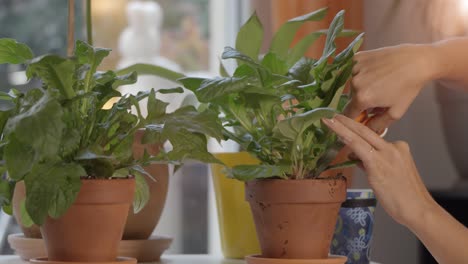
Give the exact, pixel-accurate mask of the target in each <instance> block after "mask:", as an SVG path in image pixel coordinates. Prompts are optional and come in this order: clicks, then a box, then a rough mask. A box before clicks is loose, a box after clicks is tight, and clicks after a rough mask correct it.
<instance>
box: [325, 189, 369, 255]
mask: <svg viewBox="0 0 468 264" xmlns="http://www.w3.org/2000/svg"><path fill="white" fill-rule="evenodd" d="M376 203H377V200H376V199H375V195H374V192H373V191H372V190H370V189H365V190H357V189H355V190H353V189H350V190H348V192H347V200H346V202H344V203H343V205H342V207H341V209H340V213H339V216H338V221H337V223H336V229H335V234H334V237H333V240H332V243H331V246H330V253H331V254H333V255H341V256H346V257H348V261H347V262H346V264H369V263H370V250H371V241H372V230H373V226H374V210H375V206H376Z"/></svg>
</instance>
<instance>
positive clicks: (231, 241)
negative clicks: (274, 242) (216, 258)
mask: <svg viewBox="0 0 468 264" xmlns="http://www.w3.org/2000/svg"><path fill="white" fill-rule="evenodd" d="M214 155H215V157H216V158H217V159H219V160H221V161H222V162H223V163H224V164H226V165H227V166H230V167H232V166H236V165H241V164H258V160H257V159H256V158H255V157H253V156H252V155H250V154H249V153H247V152H235V153H216V154H214ZM211 174H212V176H213V186H214V191H215V195H216V196H215V197H216V207H217V211H218V219H219V231H220V235H221V249H222V251H223V255H224V257H225V258H244V256H247V255H251V254H258V253H260V245H259V243H258V239H257V235H256V232H255V224H254V222H253V218H252V213H251V211H250V208H249V204H248V203H247V202H246V201H245V199H244V196H245V185H244V184H243V183H242V182H240V181H238V180H234V179H229V178H228V177H227V176H226V173H225V168H224V166H222V165H219V164H212V165H211Z"/></svg>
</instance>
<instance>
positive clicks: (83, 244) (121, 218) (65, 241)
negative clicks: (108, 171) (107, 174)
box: [41, 178, 135, 262]
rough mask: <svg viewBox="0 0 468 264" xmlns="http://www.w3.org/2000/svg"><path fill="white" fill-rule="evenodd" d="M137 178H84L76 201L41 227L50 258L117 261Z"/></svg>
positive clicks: (56, 259)
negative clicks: (64, 211)
mask: <svg viewBox="0 0 468 264" xmlns="http://www.w3.org/2000/svg"><path fill="white" fill-rule="evenodd" d="M134 193H135V179H133V178H128V179H110V180H108V179H105V180H99V179H85V180H82V186H81V189H80V192H79V194H78V197H77V199H76V201H75V203H74V204H73V205H72V206H71V207H70V208H69V209H68V211H67V212H66V213H65V215H63V216H62V217H61V218H59V219H52V218H48V219H47V220H46V221H45V223H44V225H43V226H42V227H41V232H42V235H43V238H44V240H45V243H46V248H47V254H48V257H49V260H51V261H82V262H93V261H94V262H99V261H115V260H116V258H117V252H118V247H119V243H120V240H121V239H122V234H123V230H124V226H125V222H126V220H127V214H128V210H129V208H130V205H131V203H132V201H133V196H134Z"/></svg>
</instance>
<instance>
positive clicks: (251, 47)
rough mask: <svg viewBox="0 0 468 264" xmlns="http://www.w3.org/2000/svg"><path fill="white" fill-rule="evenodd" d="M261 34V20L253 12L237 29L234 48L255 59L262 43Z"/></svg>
mask: <svg viewBox="0 0 468 264" xmlns="http://www.w3.org/2000/svg"><path fill="white" fill-rule="evenodd" d="M263 34H264V32H263V25H262V22H260V20H259V19H258V16H257V13H254V14H253V15H252V16H251V17H250V18H249V20H248V21H247V22H246V23H245V24H244V25H243V26H242V27H241V28H240V29H239V32H238V33H237V38H236V49H237V50H238V51H240V52H241V53H243V54H245V55H247V56H248V57H250V58H253V59H254V60H255V61H257V60H258V55H259V53H260V48H261V47H262V43H263Z"/></svg>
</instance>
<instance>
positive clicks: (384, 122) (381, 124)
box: [367, 111, 395, 135]
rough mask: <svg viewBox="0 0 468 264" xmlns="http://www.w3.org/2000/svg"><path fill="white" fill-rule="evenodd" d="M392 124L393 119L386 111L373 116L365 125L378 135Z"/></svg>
mask: <svg viewBox="0 0 468 264" xmlns="http://www.w3.org/2000/svg"><path fill="white" fill-rule="evenodd" d="M393 122H395V118H394V117H392V116H391V115H390V114H389V112H388V111H385V112H384V113H382V114H378V115H375V116H373V117H372V118H371V119H370V120H369V122H368V123H367V126H368V127H369V128H370V129H372V130H373V131H375V133H377V134H378V135H380V134H382V133H383V132H384V131H385V129H386V128H388V127H390V125H391V124H392V123H393Z"/></svg>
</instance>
